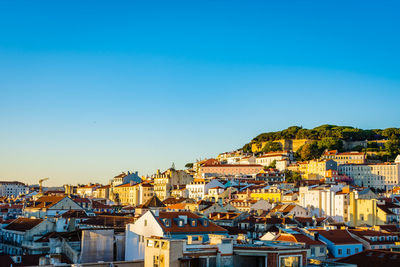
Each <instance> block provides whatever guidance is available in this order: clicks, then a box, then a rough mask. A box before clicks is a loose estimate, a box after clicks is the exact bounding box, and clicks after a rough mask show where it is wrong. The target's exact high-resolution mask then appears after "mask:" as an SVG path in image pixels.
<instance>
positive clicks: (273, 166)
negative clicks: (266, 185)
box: [266, 160, 276, 169]
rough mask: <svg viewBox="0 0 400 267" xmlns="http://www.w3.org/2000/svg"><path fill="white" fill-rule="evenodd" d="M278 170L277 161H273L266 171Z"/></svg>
mask: <svg viewBox="0 0 400 267" xmlns="http://www.w3.org/2000/svg"><path fill="white" fill-rule="evenodd" d="M275 168H276V160H274V161H272V162H271V164H269V165H268V167H266V169H275Z"/></svg>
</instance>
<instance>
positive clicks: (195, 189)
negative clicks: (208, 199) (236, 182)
mask: <svg viewBox="0 0 400 267" xmlns="http://www.w3.org/2000/svg"><path fill="white" fill-rule="evenodd" d="M213 187H222V188H223V187H224V185H223V184H222V183H221V182H220V181H218V180H217V179H213V180H211V181H210V182H206V181H205V179H194V181H193V182H191V183H190V184H188V185H186V189H187V190H188V192H189V198H192V199H196V200H199V199H203V198H204V197H205V195H207V194H208V190H209V189H210V188H213Z"/></svg>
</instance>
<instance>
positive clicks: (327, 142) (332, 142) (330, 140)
mask: <svg viewBox="0 0 400 267" xmlns="http://www.w3.org/2000/svg"><path fill="white" fill-rule="evenodd" d="M318 148H319V149H320V150H322V151H323V150H325V149H328V150H339V151H341V150H343V142H342V140H340V139H338V138H335V137H324V138H322V139H321V140H320V141H318Z"/></svg>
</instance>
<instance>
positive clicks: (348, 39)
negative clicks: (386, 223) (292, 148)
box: [0, 1, 400, 185]
mask: <svg viewBox="0 0 400 267" xmlns="http://www.w3.org/2000/svg"><path fill="white" fill-rule="evenodd" d="M349 2H350V1H278V2H276V1H274V2H272V1H252V3H249V2H248V1H198V2H194V1H140V2H139V1H136V2H135V1H118V3H116V1H0V93H1V95H0V125H1V128H0V129H1V131H0V179H7V180H11V179H12V180H14V179H15V180H21V181H25V182H29V183H34V182H36V181H37V180H38V179H39V178H40V177H50V178H51V180H49V182H48V184H51V185H57V184H64V183H78V182H79V183H86V182H89V181H91V182H95V181H99V182H103V183H105V182H107V181H108V179H110V178H111V177H112V176H114V175H115V174H117V173H118V172H120V171H123V170H125V171H126V170H138V171H139V172H140V174H144V175H145V174H152V173H153V172H155V171H156V169H157V168H160V169H166V168H168V167H170V166H171V164H172V162H175V164H176V166H177V167H179V168H183V166H184V164H185V163H187V162H192V161H195V160H196V159H199V158H205V157H210V156H215V155H216V154H218V153H219V152H224V151H230V150H233V149H236V148H238V147H241V146H242V145H243V144H245V143H247V142H248V141H249V140H250V139H251V138H252V137H254V136H256V135H257V134H259V133H261V132H266V131H274V130H280V129H283V128H286V127H288V126H291V125H302V126H304V127H306V128H312V127H315V126H318V125H320V124H325V123H330V124H339V125H352V126H355V127H360V128H386V127H400V120H399V119H400V108H399V104H398V103H399V99H400V75H399V74H400V54H399V47H400V29H399V27H398V25H400V17H399V16H398V14H397V13H398V10H399V8H400V3H398V2H397V1H385V2H384V3H378V2H376V1H351V3H349Z"/></svg>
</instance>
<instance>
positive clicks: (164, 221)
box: [163, 219, 171, 227]
mask: <svg viewBox="0 0 400 267" xmlns="http://www.w3.org/2000/svg"><path fill="white" fill-rule="evenodd" d="M163 223H164V225H165V227H170V226H171V222H170V221H169V219H164V220H163Z"/></svg>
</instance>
